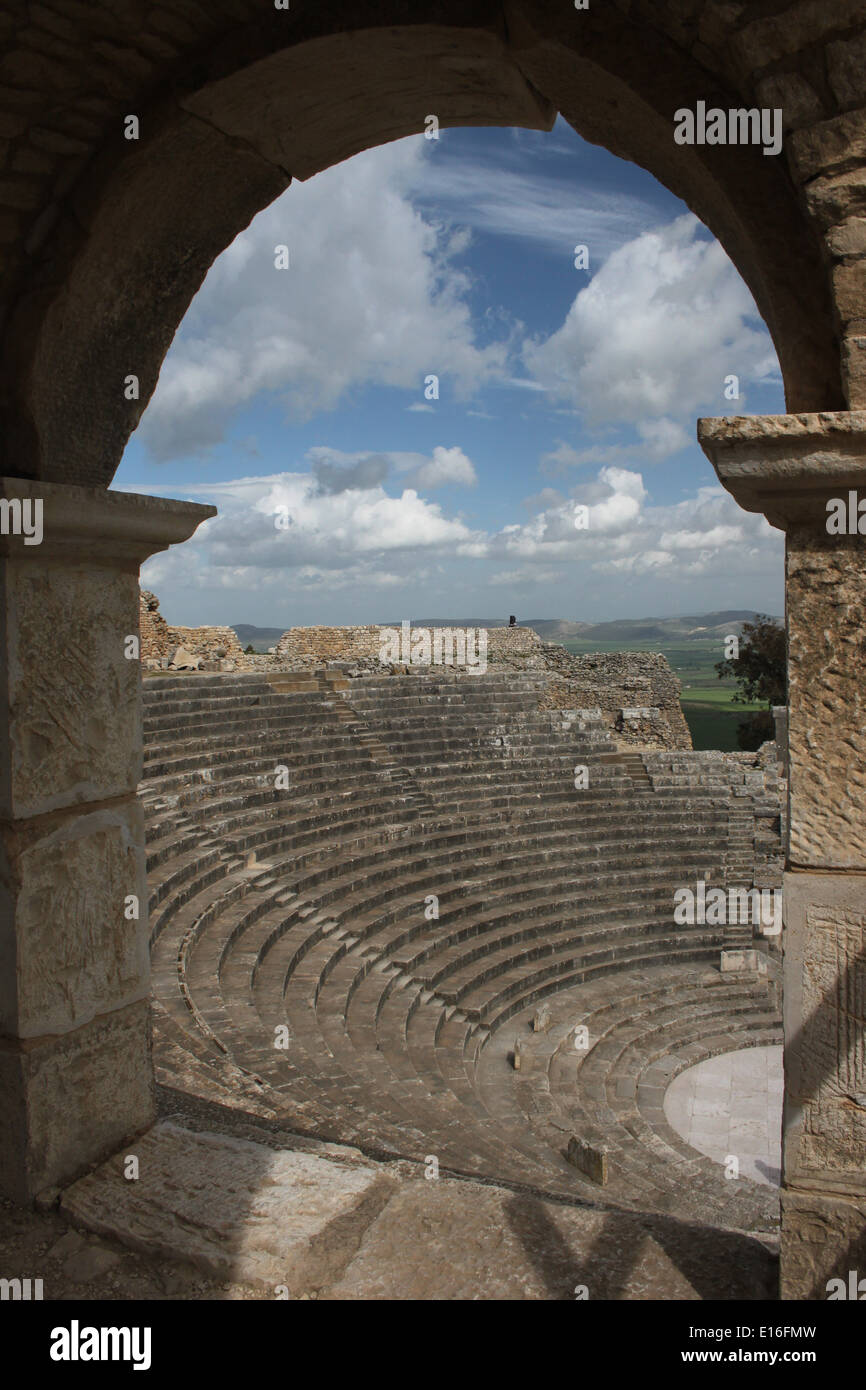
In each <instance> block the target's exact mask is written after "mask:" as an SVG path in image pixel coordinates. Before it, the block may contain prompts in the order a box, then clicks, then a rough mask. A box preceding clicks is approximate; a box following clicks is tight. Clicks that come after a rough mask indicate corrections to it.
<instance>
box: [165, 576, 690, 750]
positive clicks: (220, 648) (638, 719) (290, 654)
mask: <svg viewBox="0 0 866 1390" xmlns="http://www.w3.org/2000/svg"><path fill="white" fill-rule="evenodd" d="M139 623H140V632H141V658H142V663H143V666H144V670H145V671H171V670H177V669H180V665H179V663H181V662H182V663H183V669H188V670H192V669H196V670H201V671H261V672H263V673H264V672H268V671H298V672H301V671H311V670H316V669H317V668H319V669H323V668H328V669H330V670H333V671H336V672H339V673H341V674H344V675H349V676H358V675H361V674H362V673H365V672H366V673H367V674H373V673H376V674H379V675H383V674H392V675H394V674H403V673H406V674H420V673H422V672H427V671H428V670H435V669H437V659H436V653H435V652H433V653H432V654H431V658H430V662H429V666H428V665H426V664H425V663H424V662H420V663H418V662H415V661H413V660H412V653H411V646H410V645H406V644H404V646H405V653H404V654H405V656H406V660H405V661H403V660H397V661H390V660H387V661H385V660H383V659H382V656H381V653H382V649H383V637H382V634H383V632H387V631H390V630H391V629H388V628H386V627H383V626H382V625H381V624H376V623H371V624H367V625H365V626H360V627H294V628H289V630H288V631H287V632H284V633H283V635H282V637H281V638H280V639H279V641H278V642H277V644H276V646H275V647H274V648H273V649H272V651H271V652H269V653H253V652H244V651H242V649H241V646H240V643H239V642H238V639H237V635H236V634H235V632H234V630H233V629H232V628H229V627H198V628H190V627H170V626H169V625H168V624H167V623H166V622H165V619H164V618H163V617H162V614H161V613H160V611H159V600H158V599H157V597H156V595H155V594H152V593H150V592H149V591H148V590H145V589H143V590H142V591H141V598H140V616H139ZM406 626H407V628H409V632H410V634H411V633H412V632H415V631H418V630H419V629H413V628H411V626H410V625H409V624H408V623H407V624H406ZM433 631H434V632H435V630H433ZM482 631H483V634H484V635H483V645H484V650H485V669H489V670H492V671H496V672H500V673H502V674H505V673H506V672H509V671H513V672H515V673H537V674H538V675H540V676H543V677H544V680H543V682H542V688H541V694H540V699H541V702H542V705H543V707H544V708H547V709H571V710H575V709H577V710H581V711H583V712H584V714H585V716H586V718H587V719H594V720H597V721H599V722H600V724H601V725H603V727H605V728H607V729H609V730H610V731H611V732H612V733H615V734H616V736H617V739H618V740H619V742H621V743H633V744H635V745H636V746H640V747H643V748H648V747H658V748H691V746H692V741H691V735H690V734H689V730H688V725H687V724H686V721H685V718H684V717H683V712H682V707H681V705H680V698H679V695H680V691H679V682H678V680H677V679H676V677H675V676H674V674H673V672H672V671H671V669H670V667H669V666H668V663H667V661H666V660H665V658H664V657H663V656H661V655H660V654H659V653H658V652H595V653H593V654H591V655H588V656H575V655H573V654H572V653H570V652H568V651H566V649H565V647H563V646H561V645H560V644H559V643H557V642H543V641H542V640H541V639H540V638H539V637H538V636H537V635H536V633H535V632H533V630H532V628H528V627H520V626H514V627H491V628H486V629H483V630H482V629H478V632H479V633H480V632H482ZM431 646H432V642H431ZM178 653H180V656H179V655H178ZM440 657H441V658H444V659H441V660H439V661H438V668H441V669H443V670H446V671H447V670H450V671H452V672H453V673H454V674H456V675H460V674H464V675H465V676H466V678H467V679H472V678H473V668H472V666H471V665H469V664H467V663H466V662H461V661H460V660H459V659H458V652H457V643H456V642H455V641H452V642H451V644H450V645H448V644H446V645H445V646H444V648H443V650H442V651H441V652H440Z"/></svg>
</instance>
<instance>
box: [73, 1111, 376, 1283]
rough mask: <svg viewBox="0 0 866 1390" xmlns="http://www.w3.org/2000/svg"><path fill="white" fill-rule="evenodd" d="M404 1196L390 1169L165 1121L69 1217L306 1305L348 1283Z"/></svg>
mask: <svg viewBox="0 0 866 1390" xmlns="http://www.w3.org/2000/svg"><path fill="white" fill-rule="evenodd" d="M128 1155H135V1157H137V1159H138V1163H139V1174H140V1176H139V1178H138V1179H137V1180H130V1179H127V1178H126V1177H124V1161H125V1159H126V1158H127V1157H128ZM395 1188H396V1182H395V1180H394V1179H393V1178H392V1177H391V1176H390V1175H389V1174H388V1173H387V1171H386V1170H385V1168H384V1167H373V1166H368V1165H366V1164H357V1163H356V1164H343V1163H334V1162H332V1161H330V1160H329V1159H324V1158H319V1157H318V1156H316V1155H313V1154H309V1153H300V1152H297V1151H295V1150H274V1149H271V1148H268V1147H266V1146H264V1145H261V1144H254V1143H250V1142H248V1141H247V1140H244V1139H235V1138H232V1137H230V1136H228V1135H217V1134H204V1133H193V1132H192V1131H190V1130H186V1129H182V1128H181V1127H179V1126H177V1125H174V1124H171V1123H170V1122H168V1121H163V1122H161V1123H159V1124H157V1125H156V1126H154V1128H153V1129H152V1130H150V1131H149V1132H148V1133H147V1134H146V1135H144V1136H142V1137H141V1138H140V1139H138V1140H136V1141H135V1142H134V1143H133V1144H131V1145H130V1146H129V1148H128V1149H127V1150H126V1151H125V1153H123V1152H122V1153H120V1154H116V1155H115V1156H114V1157H113V1158H111V1159H109V1161H108V1162H107V1163H104V1164H103V1165H102V1167H100V1168H98V1169H97V1170H96V1171H95V1172H93V1173H90V1174H88V1175H87V1176H86V1177H84V1178H81V1179H80V1180H79V1181H78V1182H76V1183H74V1184H73V1185H72V1186H71V1187H70V1188H68V1189H67V1190H66V1192H65V1193H64V1194H63V1197H62V1199H61V1207H60V1210H61V1212H62V1213H63V1215H65V1216H67V1217H68V1218H69V1219H70V1220H72V1221H73V1222H74V1223H75V1224H76V1225H79V1226H84V1227H86V1228H87V1229H89V1230H91V1231H96V1232H98V1233H99V1234H100V1235H104V1236H111V1237H114V1238H115V1239H117V1240H120V1241H122V1242H123V1243H124V1244H125V1245H128V1246H130V1247H131V1248H132V1249H135V1250H139V1251H142V1252H143V1253H147V1254H159V1255H165V1256H169V1255H170V1256H173V1257H174V1258H176V1259H178V1260H184V1261H188V1262H189V1263H191V1264H192V1265H194V1266H196V1267H197V1268H198V1269H200V1270H202V1271H203V1272H204V1273H206V1274H208V1275H210V1276H213V1277H216V1278H221V1279H231V1280H233V1281H235V1282H238V1283H246V1284H250V1285H253V1286H254V1287H259V1288H262V1289H263V1290H268V1289H269V1290H271V1291H273V1290H274V1288H275V1287H276V1286H278V1285H286V1286H287V1287H288V1289H289V1292H290V1294H291V1295H292V1296H300V1294H301V1293H303V1292H306V1291H309V1290H310V1289H312V1288H316V1287H318V1286H320V1285H321V1284H323V1283H325V1282H327V1281H329V1280H333V1279H334V1278H336V1277H337V1276H338V1275H339V1274H340V1273H341V1272H342V1269H343V1268H344V1266H345V1265H346V1263H347V1262H348V1261H349V1259H351V1257H352V1255H353V1253H354V1251H355V1249H356V1248H357V1245H358V1242H359V1240H360V1238H361V1235H362V1234H363V1232H364V1231H365V1230H366V1228H367V1226H368V1225H369V1223H370V1221H372V1220H373V1219H374V1218H375V1217H376V1216H377V1215H378V1214H379V1212H380V1211H381V1210H382V1208H383V1207H384V1205H385V1203H386V1202H387V1201H388V1199H389V1197H390V1196H391V1194H392V1193H393V1192H394V1191H395Z"/></svg>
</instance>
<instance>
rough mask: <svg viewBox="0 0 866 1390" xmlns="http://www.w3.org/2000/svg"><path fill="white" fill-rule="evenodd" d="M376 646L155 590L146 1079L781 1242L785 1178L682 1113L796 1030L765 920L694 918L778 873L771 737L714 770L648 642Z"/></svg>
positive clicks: (359, 1141)
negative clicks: (166, 598) (715, 1149)
mask: <svg viewBox="0 0 866 1390" xmlns="http://www.w3.org/2000/svg"><path fill="white" fill-rule="evenodd" d="M381 631H382V630H381V629H379V628H374V627H370V628H344V629H339V628H302V629H296V630H292V631H289V632H286V633H285V634H284V636H283V638H282V639H281V640H280V642H279V644H278V645H277V647H276V648H275V649H274V650H273V653H272V654H271V655H260V656H250V655H245V654H244V653H243V652H242V651H241V649H240V646H239V643H238V641H237V638H236V636H235V634H234V632H233V631H232V630H231V629H230V628H210V629H208V628H204V629H198V630H197V629H190V628H170V627H169V626H168V625H167V624H166V623H165V622H164V621H163V619H162V618H161V616H160V614H159V609H158V604H157V601H156V599H155V597H154V596H153V595H151V594H146V593H145V594H143V595H142V607H141V658H142V662H143V666H144V668H145V671H146V672H147V676H146V679H145V685H144V729H145V761H144V780H143V782H142V784H141V794H142V800H143V804H144V808H145V815H146V822H147V844H148V860H147V869H148V894H149V918H150V945H151V958H152V967H153V989H154V1034H155V1038H154V1051H155V1060H156V1073H157V1079H158V1081H159V1082H160V1083H161V1085H162V1086H163V1087H165V1088H168V1090H169V1091H170V1092H172V1093H173V1094H175V1095H176V1094H183V1095H185V1096H195V1097H198V1098H201V1099H205V1100H207V1101H211V1102H213V1103H215V1104H217V1105H220V1106H222V1107H225V1108H227V1109H229V1110H231V1111H235V1112H239V1113H240V1114H243V1115H247V1116H255V1117H258V1118H259V1119H265V1120H267V1122H268V1123H269V1124H277V1125H279V1126H280V1127H281V1128H284V1129H287V1130H289V1131H291V1132H292V1133H293V1134H298V1135H307V1136H312V1137H315V1138H316V1139H324V1140H328V1141H331V1142H333V1143H336V1144H340V1145H347V1144H348V1145H351V1146H353V1147H354V1148H356V1149H357V1150H359V1151H360V1152H361V1153H363V1154H365V1155H368V1156H370V1157H373V1158H375V1159H379V1160H382V1159H393V1158H395V1157H397V1158H401V1159H405V1160H410V1161H414V1162H415V1163H418V1164H423V1163H425V1162H427V1163H429V1162H430V1161H431V1160H435V1163H436V1170H437V1172H438V1174H439V1177H440V1178H441V1177H444V1176H445V1175H446V1174H449V1175H452V1176H458V1175H459V1176H461V1177H464V1178H465V1177H478V1178H483V1179H485V1180H488V1181H493V1182H495V1183H497V1184H500V1185H501V1184H504V1185H505V1186H506V1187H509V1188H512V1187H516V1188H518V1189H520V1190H524V1191H531V1192H533V1193H534V1194H536V1195H544V1196H545V1197H557V1198H559V1199H560V1200H563V1201H566V1202H569V1203H573V1204H577V1205H580V1204H587V1203H588V1204H589V1205H591V1206H592V1207H596V1206H598V1205H599V1203H600V1202H603V1204H604V1207H605V1209H606V1210H608V1211H610V1210H622V1211H628V1212H643V1213H651V1212H656V1213H668V1214H671V1213H675V1214H676V1216H677V1218H678V1219H680V1220H686V1221H687V1220H689V1219H691V1220H693V1221H696V1222H701V1223H707V1224H710V1225H713V1226H716V1227H720V1228H726V1229H730V1230H739V1231H748V1232H752V1233H756V1234H758V1233H762V1234H764V1235H766V1236H768V1237H770V1238H771V1243H772V1236H773V1234H774V1233H775V1232H776V1231H777V1228H778V1195H777V1191H776V1190H775V1189H774V1188H773V1186H771V1185H766V1184H763V1183H761V1182H760V1181H758V1182H755V1181H751V1180H749V1179H747V1178H746V1177H745V1176H743V1178H742V1179H741V1180H739V1181H733V1182H732V1181H730V1180H729V1177H730V1175H728V1176H727V1177H726V1174H725V1169H724V1165H723V1164H721V1163H720V1162H719V1161H718V1160H717V1159H715V1160H714V1159H713V1158H711V1157H707V1156H705V1155H703V1154H701V1153H700V1152H698V1151H697V1150H696V1149H695V1148H693V1147H691V1146H690V1145H689V1144H688V1143H686V1142H685V1141H684V1139H683V1138H682V1137H681V1136H680V1135H679V1134H678V1133H677V1132H675V1130H674V1129H673V1128H672V1127H671V1125H670V1124H669V1123H668V1120H667V1118H666V1115H665V1109H664V1100H665V1094H666V1091H667V1088H668V1086H669V1085H670V1083H671V1082H672V1081H673V1080H674V1078H675V1077H676V1076H677V1075H678V1074H679V1073H681V1072H684V1071H686V1070H688V1069H689V1068H691V1067H694V1066H696V1065H698V1064H699V1063H701V1062H704V1061H706V1060H707V1059H709V1058H711V1057H713V1056H716V1055H720V1054H721V1055H725V1054H730V1053H732V1052H739V1051H740V1050H741V1049H746V1048H751V1047H758V1048H768V1047H773V1046H774V1045H778V1044H779V1043H781V1019H780V1014H779V997H778V978H779V957H778V951H777V950H774V949H773V943H774V941H775V938H774V936H773V935H772V934H764V933H763V932H762V930H761V923H760V921H754V922H753V921H752V920H751V918H750V919H749V920H748V921H745V922H743V921H740V920H739V919H736V920H734V921H733V922H729V923H728V924H727V925H723V926H718V925H716V926H713V925H706V924H700V923H697V924H695V923H692V924H685V925H681V926H678V925H676V924H675V917H674V912H673V903H674V894H675V891H676V890H677V888H678V887H681V886H683V885H688V884H692V885H694V884H696V883H697V882H704V883H705V884H706V885H707V890H710V889H711V888H712V887H716V886H722V887H723V888H724V889H725V890H727V889H729V888H732V887H734V888H736V887H741V888H742V887H745V888H746V889H749V890H751V889H754V888H755V887H758V888H759V889H763V890H765V891H766V890H770V891H773V890H777V889H779V888H780V887H781V880H782V874H781V870H782V857H781V843H782V817H783V814H784V811H783V804H782V803H783V797H782V792H783V789H784V781H783V780H782V777H781V775H780V773H781V769H780V764H779V755H778V750H777V749H776V747H775V746H773V745H767V746H765V748H764V749H763V750H762V751H761V753H759V754H713V753H709V754H707V753H694V752H692V751H691V740H690V737H689V734H688V730H687V727H686V725H685V721H684V719H683V715H682V712H681V709H680V705H679V700H678V683H677V681H676V680H675V678H674V677H673V676H672V673H671V672H670V670H669V668H668V667H667V663H666V662H665V660H664V658H663V657H661V656H658V655H653V654H651V653H635V654H624V655H618V654H617V655H612V656H604V655H598V656H592V657H582V658H578V657H570V656H569V655H568V653H567V652H566V651H565V650H564V649H563V648H562V647H558V646H556V645H554V644H543V643H541V642H540V641H539V639H538V638H537V637H536V636H535V633H534V632H532V631H531V630H530V629H528V628H520V627H509V628H505V627H503V628H499V629H490V630H489V631H488V632H487V633H485V638H486V644H485V645H486V648H487V658H488V666H487V669H486V670H485V671H484V672H483V673H481V672H473V671H472V668H471V667H467V666H463V667H461V666H459V665H457V664H452V665H451V666H448V665H445V664H442V665H439V666H438V667H437V666H434V665H430V664H420V665H412V664H410V665H400V664H384V663H383V662H382V661H381V659H380V656H379V652H380V650H381V641H380V632H381ZM178 668H182V669H178ZM250 668H251V669H250ZM575 774H578V776H577V777H576V776H575ZM581 774H582V775H581ZM767 926H768V927H769V928H771V923H770V922H769V921H768V922H767ZM780 1082H781V1077H780ZM738 1176H739V1175H738ZM74 1191H75V1190H74ZM79 1201H80V1202H81V1203H82V1204H83V1205H82V1206H81V1208H80V1210H81V1211H82V1212H83V1213H85V1214H87V1213H88V1211H89V1208H88V1195H87V1184H86V1183H85V1184H84V1188H83V1189H82V1193H81V1195H76V1196H74V1197H73V1198H72V1209H76V1208H75V1204H76V1203H77V1202H79ZM750 1277H753V1275H752V1272H751V1271H750Z"/></svg>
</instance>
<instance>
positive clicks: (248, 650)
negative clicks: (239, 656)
mask: <svg viewBox="0 0 866 1390" xmlns="http://www.w3.org/2000/svg"><path fill="white" fill-rule="evenodd" d="M247 652H252V654H253V656H255V654H256V649H255V647H254V646H253V644H252V642H250V643H249V645H248V646H246V647H244V653H247Z"/></svg>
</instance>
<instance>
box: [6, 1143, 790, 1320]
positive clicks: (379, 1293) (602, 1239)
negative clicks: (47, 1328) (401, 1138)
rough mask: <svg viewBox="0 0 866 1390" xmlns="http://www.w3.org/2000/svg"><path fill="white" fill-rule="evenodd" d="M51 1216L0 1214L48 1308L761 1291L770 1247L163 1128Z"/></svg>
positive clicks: (410, 1169) (657, 1220)
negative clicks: (148, 1301)
mask: <svg viewBox="0 0 866 1390" xmlns="http://www.w3.org/2000/svg"><path fill="white" fill-rule="evenodd" d="M134 1152H135V1154H136V1156H137V1157H138V1160H139V1173H140V1176H139V1178H138V1180H132V1181H130V1180H128V1179H127V1178H125V1177H124V1175H123V1173H124V1169H123V1158H124V1157H125V1156H124V1155H118V1156H116V1157H115V1158H113V1159H112V1160H110V1161H109V1162H108V1163H106V1164H104V1165H103V1167H102V1168H100V1169H99V1170H97V1172H95V1173H92V1174H90V1175H88V1176H87V1177H85V1178H83V1179H82V1180H80V1181H79V1182H78V1183H76V1184H74V1185H73V1186H72V1187H71V1188H69V1189H67V1190H66V1192H64V1193H63V1194H57V1203H56V1205H55V1206H54V1208H53V1209H52V1210H50V1211H47V1212H42V1213H30V1212H24V1211H22V1210H21V1209H15V1208H12V1207H9V1206H6V1207H3V1208H0V1262H2V1274H3V1276H4V1277H7V1278H10V1277H16V1276H18V1277H31V1278H33V1277H41V1278H43V1279H44V1281H45V1291H44V1292H45V1297H46V1298H59V1299H65V1298H76V1299H88V1298H89V1299H130V1298H175V1299H260V1300H272V1299H276V1298H285V1297H289V1298H292V1299H305V1298H320V1299H329V1300H344V1299H351V1300H377V1299H381V1300H385V1299H387V1300H390V1299H398V1300H400V1299H422V1300H434V1301H435V1300H473V1301H475V1300H526V1299H529V1300H534V1299H540V1300H550V1299H553V1300H563V1299H575V1298H584V1297H585V1298H589V1299H590V1300H592V1299H616V1300H619V1299H622V1300H630V1299H650V1298H652V1299H676V1300H694V1299H752V1300H754V1299H770V1298H774V1297H775V1280H776V1256H775V1251H774V1246H773V1238H772V1237H762V1238H760V1239H759V1238H756V1237H754V1236H750V1235H746V1234H741V1233H738V1232H733V1231H723V1230H718V1229H713V1228H711V1227H707V1226H700V1225H698V1224H696V1223H693V1222H686V1221H679V1220H677V1219H676V1218H674V1217H666V1216H658V1215H656V1216H645V1217H641V1216H635V1215H632V1214H629V1213H620V1212H610V1211H605V1210H601V1209H592V1208H589V1207H586V1206H571V1205H566V1204H564V1203H557V1202H553V1201H549V1200H544V1199H541V1198H539V1197H537V1196H535V1195H533V1194H532V1193H530V1192H526V1191H512V1190H509V1189H508V1188H504V1187H501V1186H494V1185H485V1184H480V1183H476V1182H470V1181H459V1180H454V1179H451V1178H447V1177H440V1178H438V1179H427V1178H425V1176H424V1169H423V1166H421V1165H416V1164H409V1163H405V1162H395V1163H372V1162H370V1161H369V1160H368V1159H366V1158H364V1157H362V1155H360V1154H359V1153H358V1152H357V1150H353V1149H350V1148H344V1147H342V1146H337V1145H315V1144H313V1143H310V1142H309V1141H302V1143H301V1146H300V1147H293V1148H286V1147H284V1146H282V1145H280V1144H278V1143H277V1142H276V1140H273V1139H272V1140H271V1141H270V1142H265V1143H259V1142H252V1141H250V1140H247V1139H242V1138H238V1137H237V1136H234V1135H228V1134H215V1133H208V1132H201V1131H199V1132H195V1131H194V1130H193V1129H190V1128H187V1127H186V1126H184V1125H182V1124H178V1123H176V1122H174V1121H169V1122H165V1121H163V1122H160V1124H158V1125H157V1126H156V1127H155V1129H153V1130H152V1131H150V1132H149V1133H148V1134H147V1135H145V1136H144V1137H143V1138H142V1139H141V1140H139V1141H138V1143H137V1144H136V1145H135V1146H134Z"/></svg>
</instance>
